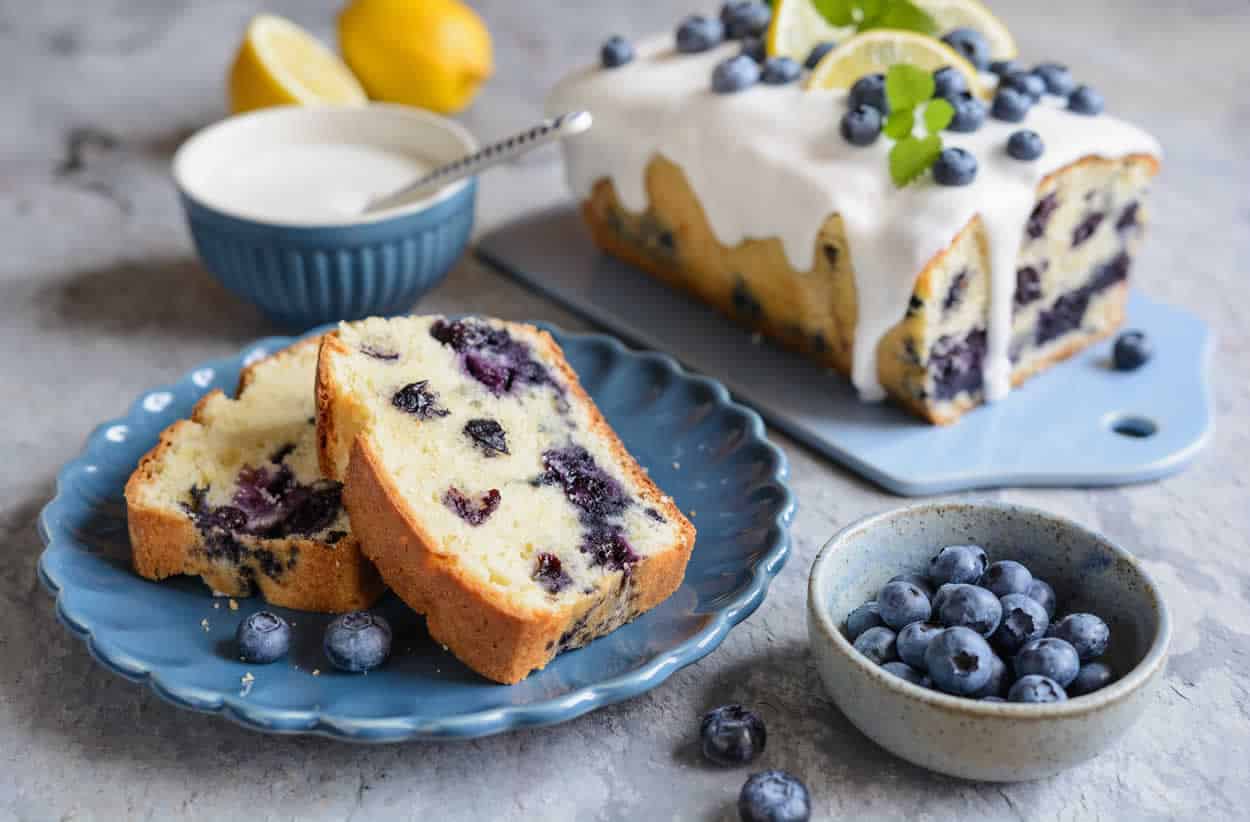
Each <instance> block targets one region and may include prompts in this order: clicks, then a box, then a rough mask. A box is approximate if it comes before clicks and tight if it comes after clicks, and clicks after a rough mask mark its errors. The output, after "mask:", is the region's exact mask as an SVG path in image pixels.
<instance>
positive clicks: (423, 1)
mask: <svg viewBox="0 0 1250 822" xmlns="http://www.w3.org/2000/svg"><path fill="white" fill-rule="evenodd" d="M339 48H340V50H341V51H342V52H343V57H344V59H346V60H347V64H348V65H349V66H351V67H352V71H354V72H355V73H356V76H357V77H359V78H360V82H361V83H362V84H363V85H364V87H365V90H366V91H367V92H368V93H369V96H370V97H372V98H373V99H375V100H385V101H387V102H391V103H404V104H406V105H410V106H418V107H420V108H427V109H431V110H433V111H437V112H442V113H444V114H446V113H451V112H456V111H460V110H461V109H463V108H464V107H465V106H467V105H468V104H469V103H470V102H472V100H473V97H474V96H475V95H476V94H477V91H478V88H479V87H480V86H481V85H482V83H483V82H484V81H485V80H486V79H487V78H488V77H490V75H491V73H492V72H493V71H494V61H493V58H492V55H491V42H490V33H489V32H488V31H487V30H486V26H485V24H483V23H482V19H481V18H480V17H478V16H477V13H476V12H475V11H473V9H471V8H469V7H468V6H466V5H465V4H464V3H461V2H459V0H352V2H350V3H348V4H347V6H346V7H345V8H344V9H343V12H342V13H341V14H340V15H339Z"/></svg>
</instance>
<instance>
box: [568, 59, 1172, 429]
mask: <svg viewBox="0 0 1250 822" xmlns="http://www.w3.org/2000/svg"><path fill="white" fill-rule="evenodd" d="M740 49H741V44H739V43H737V42H727V43H725V44H723V45H721V46H717V47H714V48H709V49H708V50H706V51H704V52H702V53H698V54H682V53H678V52H677V51H675V50H674V48H673V44H672V39H671V36H664V37H660V38H656V39H653V40H648V41H645V42H643V43H641V44H639V46H638V48H637V55H636V56H635V57H634V58H633V59H632V60H631V61H630V62H628V63H627V64H625V65H622V66H619V67H616V68H611V69H608V68H603V67H600V66H595V67H592V68H588V69H585V70H582V71H579V72H576V73H575V74H573V75H571V76H570V77H568V78H566V79H565V80H564V81H563V82H561V83H560V85H559V86H558V87H557V88H556V90H555V91H554V92H553V94H552V96H551V99H550V101H549V104H548V105H549V109H550V110H551V111H553V112H554V111H565V110H573V109H577V108H587V109H589V110H590V111H591V112H592V113H593V115H594V118H595V127H594V128H593V129H591V130H590V131H589V132H587V133H585V134H583V135H579V136H578V137H575V138H573V139H571V140H568V141H565V143H564V144H563V145H564V150H565V161H566V169H567V172H568V177H569V182H570V187H571V188H572V189H573V192H574V195H575V196H576V197H577V198H578V200H579V201H580V203H581V209H582V213H583V215H584V217H585V220H586V222H587V224H588V225H589V227H590V231H591V233H592V235H593V238H594V240H595V242H596V244H597V245H599V246H600V247H601V248H602V249H604V250H605V251H607V252H608V253H610V254H613V255H615V256H618V257H620V258H622V259H625V260H627V261H629V262H630V263H632V264H634V265H636V266H638V267H640V268H642V269H643V270H645V271H647V272H649V273H650V274H652V275H654V276H656V277H658V278H660V279H662V280H663V281H665V282H666V283H669V284H671V285H672V286H674V287H676V288H678V289H681V290H683V291H686V292H688V293H690V294H692V295H694V296H695V297H697V298H698V299H700V300H702V301H704V302H706V303H709V304H710V305H712V306H714V307H716V308H717V309H718V310H719V311H720V312H722V313H723V314H724V315H725V316H727V317H728V318H730V319H731V320H733V321H734V322H736V323H738V324H741V325H743V326H745V327H746V328H748V329H751V330H753V331H759V332H762V333H763V334H765V335H767V336H768V337H770V338H771V339H773V340H776V341H777V342H779V343H781V344H782V345H785V346H787V347H789V348H792V349H795V350H797V351H800V352H802V353H804V354H807V355H808V356H810V357H812V358H815V359H817V360H818V361H820V362H821V363H823V364H825V365H827V366H829V367H831V368H833V369H836V370H837V371H839V372H842V373H843V374H846V375H848V376H849V377H851V379H852V382H853V383H854V385H855V387H856V388H857V389H858V391H859V393H860V395H861V397H863V398H864V399H867V400H877V399H881V398H883V397H884V396H886V395H887V394H888V395H889V396H891V397H892V398H893V399H895V400H896V401H897V402H898V403H900V404H901V405H903V406H904V407H906V408H907V409H909V410H910V411H912V412H913V413H915V414H917V415H919V416H920V417H923V418H924V419H926V420H928V421H930V422H933V423H949V422H952V421H954V420H956V419H958V418H959V417H960V415H961V414H963V413H964V412H965V411H967V410H968V409H970V408H972V407H974V406H976V405H979V404H980V403H982V402H983V401H985V400H987V399H990V400H993V399H1000V398H1002V397H1003V396H1005V394H1006V393H1007V392H1008V391H1009V390H1010V389H1011V387H1012V386H1013V385H1018V384H1020V383H1022V382H1023V381H1024V380H1025V379H1027V378H1028V377H1029V376H1030V375H1032V374H1035V373H1037V372H1039V371H1041V370H1044V369H1045V368H1046V367H1047V366H1048V365H1050V364H1052V363H1054V362H1057V361H1059V360H1062V359H1063V358H1065V357H1067V356H1070V355H1071V354H1073V353H1075V352H1077V351H1079V350H1081V349H1082V348H1084V347H1085V346H1087V345H1089V344H1090V343H1091V342H1093V341H1095V340H1097V339H1099V338H1101V337H1104V336H1106V335H1108V334H1110V333H1111V332H1112V331H1113V330H1114V329H1115V328H1116V327H1117V326H1118V325H1119V324H1120V322H1121V320H1122V318H1123V315H1124V304H1125V298H1126V295H1127V286H1126V282H1127V279H1128V275H1129V269H1130V267H1131V263H1132V259H1133V255H1134V254H1135V252H1136V251H1137V248H1138V246H1139V244H1140V240H1141V237H1142V231H1143V226H1144V223H1145V219H1146V211H1147V209H1146V196H1147V191H1148V187H1149V184H1150V181H1151V178H1152V177H1153V176H1154V175H1155V173H1156V172H1157V170H1158V159H1157V158H1158V155H1159V148H1158V145H1157V143H1156V142H1155V141H1154V140H1153V139H1152V138H1151V137H1150V136H1149V135H1147V134H1145V133H1144V132H1142V131H1140V130H1139V129H1137V128H1135V127H1133V126H1131V125H1129V124H1128V123H1124V122H1122V121H1120V120H1116V119H1115V118H1113V117H1109V116H1107V115H1098V116H1092V115H1089V114H1082V113H1077V112H1074V111H1070V110H1068V109H1066V108H1064V105H1063V101H1062V98H1059V97H1046V98H1044V99H1042V100H1040V101H1038V102H1037V103H1036V104H1035V105H1033V106H1032V108H1031V109H1030V110H1029V111H1028V114H1027V117H1026V118H1025V119H1024V120H1023V122H1005V121H1000V120H996V119H994V118H992V117H991V118H987V119H986V120H985V121H984V122H983V123H982V124H980V126H979V127H978V128H977V129H976V130H975V133H954V132H944V133H943V140H944V144H945V145H947V146H954V147H959V148H962V149H965V150H966V151H967V152H968V153H970V154H971V155H973V156H974V157H975V158H976V161H977V163H978V165H979V170H977V171H976V173H975V177H974V178H973V179H971V180H970V181H964V182H965V184H962V185H958V186H944V185H939V184H937V183H936V182H935V181H934V179H932V178H931V177H929V176H926V177H923V178H922V179H920V180H919V181H916V182H913V183H911V184H910V185H908V186H906V187H904V188H898V187H896V186H895V184H894V183H893V181H892V180H891V178H890V173H889V160H888V155H889V152H890V141H889V140H887V139H885V137H884V136H882V137H881V138H880V139H878V140H876V142H875V143H873V144H872V145H868V146H860V145H852V144H851V143H850V142H848V140H847V139H845V138H844V137H843V136H842V135H841V134H840V133H839V130H838V128H839V127H838V121H839V118H840V117H841V115H842V114H843V113H844V112H846V111H847V110H848V107H849V106H850V103H849V95H848V93H847V92H846V91H838V90H824V89H819V88H804V87H803V86H802V84H801V83H797V82H796V83H790V84H788V85H781V86H768V85H756V86H753V87H750V88H747V89H745V90H740V91H736V92H734V93H728V94H717V93H714V92H713V90H712V89H711V88H710V83H709V78H711V76H712V75H713V73H714V70H715V69H716V68H717V66H719V65H721V64H722V63H723V62H724V61H725V60H727V59H730V58H732V57H733V56H734V55H736V54H737V53H738V51H739V50H740ZM1020 129H1029V130H1032V131H1035V132H1036V133H1037V134H1038V135H1040V139H1041V142H1042V143H1043V144H1044V147H1045V148H1044V152H1043V153H1042V155H1041V156H1040V158H1036V159H1033V160H1031V161H1028V162H1025V161H1022V160H1019V159H1015V158H1013V157H1010V156H1008V152H1007V151H1006V144H1007V142H1008V138H1009V137H1010V136H1011V135H1012V134H1013V133H1014V132H1016V131H1018V130H1020Z"/></svg>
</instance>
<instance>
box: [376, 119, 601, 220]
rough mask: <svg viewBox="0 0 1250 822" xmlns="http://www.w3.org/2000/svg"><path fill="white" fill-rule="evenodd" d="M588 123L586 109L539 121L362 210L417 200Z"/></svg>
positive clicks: (577, 130) (385, 195) (579, 128)
mask: <svg viewBox="0 0 1250 822" xmlns="http://www.w3.org/2000/svg"><path fill="white" fill-rule="evenodd" d="M590 123H591V117H590V112H589V111H573V112H569V113H568V114H561V115H560V116H559V117H553V118H552V119H550V120H543V121H542V122H541V123H539V124H538V125H536V126H534V127H533V128H531V129H528V130H526V131H522V132H518V133H517V134H513V135H512V136H510V137H506V138H504V139H503V140H499V141H497V142H494V143H491V144H490V145H488V146H485V147H484V148H482V149H479V150H478V151H476V152H474V153H473V154H469V155H466V156H464V157H461V158H460V159H459V160H455V161H453V162H450V163H447V164H446V165H441V166H439V167H438V168H436V169H434V170H433V171H431V172H429V173H428V174H426V175H425V176H423V177H418V178H417V179H416V180H414V181H413V182H411V183H409V184H407V185H405V186H404V187H403V188H400V189H397V190H396V191H392V192H391V193H390V194H384V195H382V196H380V197H375V198H374V199H372V200H371V201H370V202H369V204H368V205H367V206H365V210H364V213H366V214H368V213H369V212H371V211H378V210H380V209H383V208H394V207H395V206H398V205H403V204H404V203H407V202H411V201H412V200H417V199H420V198H421V197H424V196H426V195H429V194H432V193H434V192H435V191H437V190H438V189H440V188H442V187H443V186H446V185H448V184H450V183H454V182H455V181H456V180H461V179H464V178H465V177H472V176H474V175H476V174H478V173H480V172H482V171H485V170H486V169H488V168H490V167H492V166H497V165H499V164H500V163H506V162H508V161H509V160H512V159H513V158H516V157H520V156H521V155H522V154H525V153H527V152H530V151H533V150H534V149H536V148H538V147H539V146H541V145H544V144H546V143H550V142H552V141H553V140H558V139H560V138H563V137H569V136H572V135H574V134H580V133H581V132H583V131H585V130H586V129H588V128H590Z"/></svg>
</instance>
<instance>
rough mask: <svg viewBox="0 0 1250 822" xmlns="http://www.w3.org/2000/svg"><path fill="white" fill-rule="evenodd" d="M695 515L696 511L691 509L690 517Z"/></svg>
mask: <svg viewBox="0 0 1250 822" xmlns="http://www.w3.org/2000/svg"><path fill="white" fill-rule="evenodd" d="M694 515H695V512H694V509H693V508H691V509H690V516H692V517H693V516H694Z"/></svg>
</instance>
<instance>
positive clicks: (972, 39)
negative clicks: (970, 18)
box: [942, 28, 990, 71]
mask: <svg viewBox="0 0 1250 822" xmlns="http://www.w3.org/2000/svg"><path fill="white" fill-rule="evenodd" d="M942 42H943V43H945V44H946V45H948V46H950V47H951V48H953V49H954V50H955V51H957V52H959V53H960V54H961V55H962V56H963V58H964V59H965V60H967V61H968V62H969V63H971V64H972V65H973V66H975V67H976V70H977V71H985V70H986V69H987V68H989V66H990V44H989V41H987V40H986V39H985V36H984V35H983V34H981V32H979V31H977V30H976V29H970V28H959V29H955V30H954V31H948V32H947V33H946V34H944V35H943V36H942Z"/></svg>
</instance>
